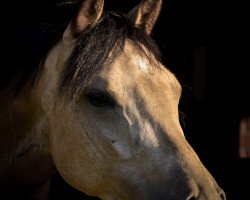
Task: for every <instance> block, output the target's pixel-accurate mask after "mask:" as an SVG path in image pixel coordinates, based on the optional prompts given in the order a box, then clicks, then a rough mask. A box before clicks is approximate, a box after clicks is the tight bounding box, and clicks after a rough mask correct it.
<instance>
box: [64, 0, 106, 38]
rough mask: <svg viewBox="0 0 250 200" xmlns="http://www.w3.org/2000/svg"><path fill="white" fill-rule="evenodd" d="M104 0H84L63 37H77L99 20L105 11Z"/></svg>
mask: <svg viewBox="0 0 250 200" xmlns="http://www.w3.org/2000/svg"><path fill="white" fill-rule="evenodd" d="M103 6H104V0H83V3H82V4H81V6H80V8H79V10H78V12H77V14H76V16H75V17H74V18H73V20H72V22H71V23H70V24H69V26H68V27H67V28H66V30H65V32H64V35H63V37H64V38H68V37H77V36H78V35H79V34H81V33H82V32H83V31H84V29H85V28H86V27H88V26H90V25H91V24H94V23H95V22H97V21H98V20H99V19H100V17H101V15H102V12H103Z"/></svg>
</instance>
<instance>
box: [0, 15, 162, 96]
mask: <svg viewBox="0 0 250 200" xmlns="http://www.w3.org/2000/svg"><path fill="white" fill-rule="evenodd" d="M68 21H69V20H68ZM68 21H67V22H68ZM67 22H65V21H64V23H61V24H59V25H55V24H46V23H44V24H37V27H35V28H36V29H38V30H35V31H33V32H32V31H31V34H32V33H35V35H31V34H30V35H29V36H26V37H32V38H33V39H32V41H31V43H32V44H31V47H29V48H28V50H27V48H26V49H25V51H23V52H22V54H21V56H20V57H22V58H20V59H21V61H20V60H19V64H18V67H14V68H10V69H9V70H10V71H5V73H1V82H0V90H1V89H4V88H8V90H10V92H11V93H12V94H13V95H14V96H18V95H19V93H20V91H21V90H22V89H23V87H24V86H25V84H26V83H27V82H28V81H31V83H35V81H36V80H38V79H39V75H40V74H41V72H42V70H43V68H42V67H43V62H44V59H46V54H47V52H48V51H49V50H50V49H51V48H52V47H53V46H54V45H55V44H56V43H57V42H58V41H59V40H60V38H61V37H62V34H63V32H64V29H65V28H66V26H67ZM17 34H19V33H17ZM23 34H27V33H26V32H25V33H23ZM125 40H127V41H129V42H130V43H131V44H132V45H133V46H134V47H135V48H137V49H138V50H139V51H140V52H141V53H144V54H145V55H147V54H146V52H145V49H147V50H148V51H150V52H151V53H153V55H154V56H155V58H156V59H158V60H160V57H161V55H160V53H159V50H158V48H157V45H156V43H155V42H154V41H153V40H152V38H151V37H150V36H148V35H146V34H145V33H144V31H143V30H140V29H139V28H136V27H135V26H134V25H133V23H132V22H131V21H130V20H129V19H127V18H126V17H125V16H124V15H123V14H121V13H112V12H107V13H105V14H104V16H103V17H102V19H101V20H100V21H99V22H98V23H97V24H95V25H94V26H90V27H88V28H87V29H86V30H85V31H84V32H83V33H82V35H81V36H79V38H78V40H77V42H76V46H75V48H74V50H73V52H72V54H71V56H70V57H69V59H68V62H67V63H66V65H65V68H64V70H63V72H62V74H61V76H60V82H59V86H58V95H59V96H62V95H63V96H66V97H67V98H69V99H70V100H72V99H75V98H77V97H79V95H80V94H81V92H82V91H84V89H85V88H86V86H87V85H88V83H89V82H90V81H91V80H92V79H93V77H94V76H95V75H97V74H99V73H100V72H101V71H102V69H103V68H104V67H105V65H108V64H110V63H112V62H113V60H114V59H115V58H116V56H118V55H119V54H120V53H121V52H122V50H123V48H124V44H125ZM11 50H12V49H11ZM110 55H112V56H110ZM7 59H9V58H7ZM149 59H150V58H149ZM10 61H11V60H10ZM12 62H14V60H13V61H12ZM15 62H16V61H15ZM10 63H11V62H10ZM20 63H21V64H20ZM124 67H126V66H124ZM6 74H8V75H7V76H6Z"/></svg>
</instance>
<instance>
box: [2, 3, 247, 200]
mask: <svg viewBox="0 0 250 200" xmlns="http://www.w3.org/2000/svg"><path fill="white" fill-rule="evenodd" d="M61 2H64V0H50V1H49V0H43V1H42V0H37V1H28V0H24V1H17V0H12V1H9V2H5V3H1V4H2V6H1V10H2V12H1V15H2V28H1V33H2V37H1V40H2V42H1V49H2V52H4V53H2V55H3V57H2V61H3V64H2V65H1V77H4V76H5V75H4V74H5V73H10V72H11V70H13V67H12V66H14V65H15V64H16V63H18V62H19V61H20V60H21V58H22V56H23V55H24V54H25V53H24V52H25V50H27V49H29V48H30V46H32V45H33V46H35V45H36V44H37V42H38V43H39V41H40V37H41V36H42V34H41V31H42V29H43V26H44V24H57V23H61V22H65V21H66V20H68V19H69V16H71V15H72V13H73V12H74V9H72V8H71V7H70V6H64V7H63V6H61V8H60V9H56V8H55V7H56V5H57V4H58V3H61ZM72 2H73V1H72ZM75 2H77V1H75ZM138 2H139V1H138V0H136V1H132V0H106V1H105V10H112V11H114V10H115V11H121V12H128V11H129V10H130V9H132V8H133V7H134V6H135V5H137V3H138ZM246 8H247V6H246V5H244V4H243V3H242V2H240V1H237V2H236V1H215V0H212V1H208V0H190V1H185V0H165V1H164V4H163V9H162V12H161V15H160V18H159V20H158V22H157V24H156V26H155V28H154V31H153V33H152V37H153V38H154V39H155V40H156V42H157V43H158V45H159V47H160V49H161V51H162V53H163V55H164V57H165V61H164V62H165V64H166V66H168V68H169V69H170V70H171V71H172V72H173V73H174V74H175V75H176V77H177V78H178V80H179V81H180V83H181V85H182V87H183V94H182V97H181V102H180V110H181V111H182V112H183V113H184V114H185V117H184V122H185V123H182V126H183V129H184V132H185V134H186V137H187V140H188V141H189V142H190V144H191V145H192V146H193V148H194V149H195V151H196V152H197V154H198V155H199V156H200V159H201V160H202V162H203V163H204V165H205V166H206V167H207V168H208V170H209V171H210V172H211V173H212V175H213V176H214V177H215V179H216V180H217V182H218V183H219V185H220V186H221V187H222V188H223V189H224V190H225V192H226V194H227V198H228V199H229V200H241V199H243V200H244V199H250V194H249V191H248V190H249V189H250V188H249V187H250V162H249V159H239V152H238V147H239V120H240V119H241V118H242V117H243V116H249V115H250V109H249V108H250V106H249V102H250V99H249V97H248V96H249V95H248V94H249V73H248V68H249V59H247V56H248V55H249V54H248V52H249V50H248V49H249V46H248V44H247V30H248V26H249V23H247V11H246ZM40 25H41V26H40ZM34 27H35V28H34ZM199 49H203V50H204V49H205V51H204V52H205V54H203V55H205V68H204V69H203V71H202V72H203V73H204V77H203V78H202V80H203V82H202V83H204V87H203V93H202V95H201V96H200V98H196V97H195V95H194V94H195V93H196V92H197V91H195V88H196V87H197V85H198V86H199V84H202V83H200V82H199V81H198V82H197V81H196V82H195V80H197V76H199V74H198V75H197V74H196V73H195V67H194V66H195V62H196V61H195V59H197V57H195V52H197V50H199ZM248 57H249V56H248ZM198 80H200V79H199V77H198ZM59 198H60V199H88V198H90V197H84V196H82V194H80V193H79V192H78V191H76V190H74V189H73V188H71V187H70V186H69V185H68V184H66V183H65V182H64V181H63V180H62V179H61V177H60V176H59V175H58V174H56V175H55V176H54V177H53V181H52V190H51V195H50V199H59Z"/></svg>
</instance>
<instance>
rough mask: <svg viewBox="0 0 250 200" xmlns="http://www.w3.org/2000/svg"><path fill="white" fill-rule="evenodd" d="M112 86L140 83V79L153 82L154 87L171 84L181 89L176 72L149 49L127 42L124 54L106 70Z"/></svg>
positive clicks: (107, 78) (105, 74)
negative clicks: (138, 47) (168, 67)
mask: <svg viewBox="0 0 250 200" xmlns="http://www.w3.org/2000/svg"><path fill="white" fill-rule="evenodd" d="M103 76H106V78H105V79H106V80H107V82H108V83H109V85H110V86H112V85H114V87H119V86H121V87H123V88H124V86H126V85H136V83H138V84H140V81H142V80H143V82H145V81H146V82H148V83H151V84H152V85H151V86H152V87H154V86H155V87H159V88H162V87H164V86H166V85H169V86H171V87H173V88H176V90H180V89H181V88H180V84H179V82H178V80H177V79H176V77H175V76H174V74H173V73H172V72H170V70H168V69H167V68H166V67H165V66H163V65H162V64H161V63H160V62H159V61H157V60H156V59H155V57H154V56H153V54H152V53H150V52H149V51H148V50H147V49H144V52H142V51H141V50H138V49H136V48H135V47H134V46H133V45H131V44H128V43H126V44H125V48H124V51H123V52H122V54H121V55H120V56H119V57H118V58H117V59H115V60H114V62H113V64H112V65H111V66H110V67H109V68H108V70H107V71H105V72H104V75H103ZM156 89H157V88H156Z"/></svg>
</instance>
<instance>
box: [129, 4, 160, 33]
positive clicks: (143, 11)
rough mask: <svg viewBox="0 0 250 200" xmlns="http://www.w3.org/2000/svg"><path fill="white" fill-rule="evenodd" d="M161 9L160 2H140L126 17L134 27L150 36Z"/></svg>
mask: <svg viewBox="0 0 250 200" xmlns="http://www.w3.org/2000/svg"><path fill="white" fill-rule="evenodd" d="M161 7H162V0H142V1H141V3H140V4H139V5H138V6H136V7H135V8H134V9H133V10H131V11H130V12H129V13H128V14H127V16H128V17H129V18H130V19H131V20H132V21H133V22H134V23H135V26H137V27H139V28H141V29H143V30H144V31H145V32H146V33H147V34H150V33H151V31H152V29H153V27H154V25H155V22H156V20H157V18H158V16H159V14H160V11H161Z"/></svg>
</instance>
